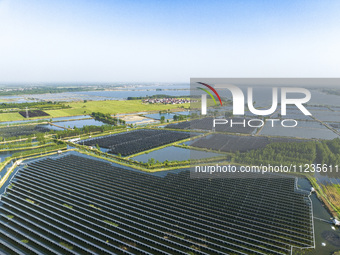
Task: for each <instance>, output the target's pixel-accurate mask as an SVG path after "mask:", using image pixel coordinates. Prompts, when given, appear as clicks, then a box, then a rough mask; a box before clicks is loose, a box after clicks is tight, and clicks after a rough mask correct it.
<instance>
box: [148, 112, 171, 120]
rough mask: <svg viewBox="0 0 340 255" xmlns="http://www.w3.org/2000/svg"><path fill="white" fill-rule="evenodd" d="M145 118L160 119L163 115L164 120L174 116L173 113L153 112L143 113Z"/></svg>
mask: <svg viewBox="0 0 340 255" xmlns="http://www.w3.org/2000/svg"><path fill="white" fill-rule="evenodd" d="M144 116H145V117H147V118H151V119H156V120H160V119H161V117H162V116H164V118H165V119H166V120H172V119H173V118H174V116H175V114H173V113H153V114H146V115H144Z"/></svg>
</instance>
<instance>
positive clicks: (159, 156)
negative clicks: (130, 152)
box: [132, 146, 222, 162]
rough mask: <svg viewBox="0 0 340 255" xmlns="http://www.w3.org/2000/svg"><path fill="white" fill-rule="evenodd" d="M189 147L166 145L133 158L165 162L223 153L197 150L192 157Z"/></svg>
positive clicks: (216, 155)
mask: <svg viewBox="0 0 340 255" xmlns="http://www.w3.org/2000/svg"><path fill="white" fill-rule="evenodd" d="M190 151H191V150H189V149H183V148H179V147H175V146H170V147H166V148H163V149H159V150H156V151H152V152H150V153H148V154H142V155H139V156H136V157H133V158H132V159H133V160H137V161H140V162H148V161H149V160H150V159H154V160H155V161H157V160H158V161H159V162H164V161H166V160H168V161H174V160H177V161H184V160H189V159H203V158H212V157H218V156H222V154H218V153H214V152H207V151H195V156H196V157H194V158H192V157H190Z"/></svg>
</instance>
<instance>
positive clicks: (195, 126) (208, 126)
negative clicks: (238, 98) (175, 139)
mask: <svg viewBox="0 0 340 255" xmlns="http://www.w3.org/2000/svg"><path fill="white" fill-rule="evenodd" d="M213 121H214V118H211V117H207V118H203V119H196V120H191V121H184V122H179V123H176V124H169V125H167V126H166V127H167V128H174V129H190V130H208V131H211V130H213V129H215V131H217V132H228V133H242V134H251V133H252V132H254V131H255V130H256V128H254V127H250V126H249V125H248V119H242V118H232V121H231V119H227V121H228V123H227V124H216V127H215V128H214V127H213ZM220 123H224V122H220ZM231 123H233V125H231ZM237 123H238V124H237ZM252 125H259V123H256V124H255V123H252Z"/></svg>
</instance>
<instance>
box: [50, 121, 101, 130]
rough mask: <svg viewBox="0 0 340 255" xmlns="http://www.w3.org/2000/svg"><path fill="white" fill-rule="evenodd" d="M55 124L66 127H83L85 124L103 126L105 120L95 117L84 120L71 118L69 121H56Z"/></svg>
mask: <svg viewBox="0 0 340 255" xmlns="http://www.w3.org/2000/svg"><path fill="white" fill-rule="evenodd" d="M54 124H56V125H58V126H61V127H65V128H68V127H70V128H74V127H76V128H82V127H84V126H102V125H105V124H104V123H103V122H101V121H97V120H94V119H84V120H69V121H59V122H55V123H54Z"/></svg>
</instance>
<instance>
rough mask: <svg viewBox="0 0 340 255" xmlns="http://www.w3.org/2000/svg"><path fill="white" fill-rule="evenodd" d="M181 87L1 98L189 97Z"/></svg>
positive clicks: (21, 99)
mask: <svg viewBox="0 0 340 255" xmlns="http://www.w3.org/2000/svg"><path fill="white" fill-rule="evenodd" d="M186 88H187V89H184V90H183V89H182V88H181V87H171V88H166V87H157V88H151V87H147V86H146V87H141V88H135V89H131V88H129V89H120V90H114V91H79V92H63V93H52V94H32V95H28V94H27V95H19V96H1V97H0V99H10V100H11V101H10V102H12V103H24V102H36V101H82V100H122V99H127V98H128V97H146V96H153V95H161V94H166V95H169V96H189V95H190V90H189V87H186ZM156 89H171V90H156Z"/></svg>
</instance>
